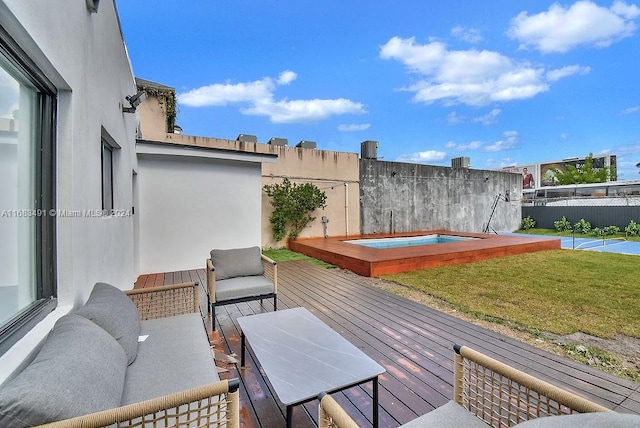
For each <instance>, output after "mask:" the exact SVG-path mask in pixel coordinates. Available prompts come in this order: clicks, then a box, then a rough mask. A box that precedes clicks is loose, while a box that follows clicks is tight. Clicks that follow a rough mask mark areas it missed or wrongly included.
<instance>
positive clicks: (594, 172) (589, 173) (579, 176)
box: [553, 153, 615, 185]
mask: <svg viewBox="0 0 640 428" xmlns="http://www.w3.org/2000/svg"><path fill="white" fill-rule="evenodd" d="M553 172H554V173H555V178H556V180H557V184H559V185H563V184H581V183H604V182H606V181H609V179H610V178H611V176H612V175H614V173H615V170H614V168H613V167H611V166H604V167H602V168H594V166H593V153H589V156H587V157H586V158H585V159H584V163H582V164H578V165H576V166H573V165H565V166H564V167H563V169H554V170H553Z"/></svg>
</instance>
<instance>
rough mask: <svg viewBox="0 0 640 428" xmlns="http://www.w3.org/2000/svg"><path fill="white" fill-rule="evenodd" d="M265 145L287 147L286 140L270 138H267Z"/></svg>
mask: <svg viewBox="0 0 640 428" xmlns="http://www.w3.org/2000/svg"><path fill="white" fill-rule="evenodd" d="M267 144H271V145H273V146H286V145H287V139H286V138H276V137H271V138H269V141H268V142H267Z"/></svg>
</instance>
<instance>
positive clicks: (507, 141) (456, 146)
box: [444, 131, 519, 152]
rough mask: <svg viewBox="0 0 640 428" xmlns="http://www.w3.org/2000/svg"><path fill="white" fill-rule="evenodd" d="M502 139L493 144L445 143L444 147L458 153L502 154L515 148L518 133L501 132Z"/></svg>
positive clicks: (479, 142) (472, 142) (478, 142)
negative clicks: (478, 151)
mask: <svg viewBox="0 0 640 428" xmlns="http://www.w3.org/2000/svg"><path fill="white" fill-rule="evenodd" d="M503 136H504V138H503V139H501V140H498V141H494V142H493V143H485V142H482V141H471V142H469V143H455V142H453V141H449V142H447V143H446V144H445V145H444V146H445V147H446V148H447V149H450V150H455V151H458V152H469V151H473V150H480V149H482V151H483V152H502V151H505V150H509V149H511V148H513V147H515V145H516V144H518V141H519V139H518V131H505V132H503Z"/></svg>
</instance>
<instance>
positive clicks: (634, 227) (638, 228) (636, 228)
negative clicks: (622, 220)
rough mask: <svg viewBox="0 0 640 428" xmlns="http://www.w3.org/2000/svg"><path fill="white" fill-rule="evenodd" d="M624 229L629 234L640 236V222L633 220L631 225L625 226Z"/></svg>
mask: <svg viewBox="0 0 640 428" xmlns="http://www.w3.org/2000/svg"><path fill="white" fill-rule="evenodd" d="M624 231H625V232H627V235H629V236H640V224H638V223H636V222H635V221H633V220H631V221H630V222H629V225H628V226H627V227H625V228H624Z"/></svg>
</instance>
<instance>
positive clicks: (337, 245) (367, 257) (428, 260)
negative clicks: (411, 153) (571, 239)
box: [288, 230, 561, 277]
mask: <svg viewBox="0 0 640 428" xmlns="http://www.w3.org/2000/svg"><path fill="white" fill-rule="evenodd" d="M419 235H452V236H461V237H468V238H474V239H472V240H468V241H462V242H454V243H443V244H437V245H418V246H412V247H402V248H370V247H365V246H362V245H355V244H351V243H348V242H344V241H346V240H350V239H359V238H397V237H408V236H419ZM288 245H289V248H290V249H291V250H293V251H296V252H298V253H302V254H306V255H307V256H310V257H313V258H316V259H319V260H324V261H325V262H327V263H331V264H332V265H335V266H340V267H341V268H344V269H349V270H350V271H352V272H355V273H357V274H358V275H363V276H373V277H375V276H380V275H384V274H391V273H398V272H403V271H409V270H418V269H427V268H432V267H436V266H443V265H450V264H456V263H469V262H475V261H479V260H485V259H488V258H491V257H501V256H511V255H515V254H523V253H532V252H535V251H546V250H558V249H560V248H561V240H560V239H551V238H549V237H540V236H531V237H529V236H527V237H521V236H504V235H495V234H487V233H467V232H451V231H447V230H429V231H422V232H413V233H397V234H382V235H368V236H358V237H351V238H306V239H302V238H301V239H296V240H295V241H289V243H288Z"/></svg>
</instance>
